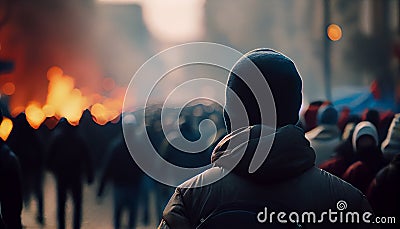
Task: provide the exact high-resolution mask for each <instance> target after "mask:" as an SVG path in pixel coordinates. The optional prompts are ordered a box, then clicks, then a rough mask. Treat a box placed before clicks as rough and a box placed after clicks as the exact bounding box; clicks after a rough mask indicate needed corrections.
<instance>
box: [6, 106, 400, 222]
mask: <svg viewBox="0 0 400 229" xmlns="http://www.w3.org/2000/svg"><path fill="white" fill-rule="evenodd" d="M162 112H165V109H164V110H163V109H162V108H161V107H160V106H151V107H148V108H147V109H146V112H145V113H144V114H145V116H144V117H141V114H142V113H141V112H139V111H137V112H133V113H131V114H129V115H126V116H125V117H126V120H125V123H126V124H128V125H132V126H133V127H135V128H136V129H135V130H136V132H135V133H131V134H133V135H129V137H132V138H136V139H137V140H138V142H137V143H135V144H138V145H139V144H140V141H141V140H142V139H143V137H144V134H146V135H147V136H149V138H150V141H151V143H152V145H153V147H154V148H155V149H156V150H157V152H158V153H159V154H160V156H162V157H163V158H164V159H165V160H167V161H169V162H171V163H173V164H176V165H179V166H184V167H199V166H204V165H207V164H209V163H210V156H211V152H212V149H213V148H214V147H215V145H216V143H218V142H219V140H220V139H222V138H223V137H224V136H225V134H226V130H225V125H224V121H223V115H222V108H221V107H220V106H218V105H216V104H208V105H204V104H197V105H193V106H188V107H185V108H184V109H182V110H178V109H172V108H168V109H167V111H166V112H165V113H166V114H167V118H166V119H165V120H167V121H166V122H167V124H166V126H163V125H165V123H162V119H161V117H162V115H161V113H162ZM163 115H164V114H163ZM175 115H178V117H179V130H174V129H173V128H169V127H168V120H173V118H174V117H175ZM168 117H169V118H168ZM205 119H208V120H211V121H212V122H213V123H214V124H215V125H216V129H217V133H216V135H212V136H213V138H212V139H209V140H208V141H209V145H210V146H209V147H208V148H207V150H205V151H204V152H201V153H198V154H187V153H184V152H181V151H180V150H178V149H176V148H175V147H174V146H173V144H172V142H173V141H174V138H176V136H178V135H177V134H176V133H177V131H180V132H181V133H182V135H183V136H184V137H185V138H186V139H187V140H189V141H196V140H198V139H199V138H200V137H201V136H200V131H199V126H200V123H201V122H202V121H203V120H205ZM121 122H122V118H120V119H119V120H116V121H115V122H110V123H108V124H106V125H105V126H99V125H98V124H96V123H95V122H93V118H92V117H91V115H90V113H88V112H85V113H84V115H83V116H82V119H81V121H80V123H79V125H77V126H73V125H71V124H70V123H69V122H68V121H67V120H66V119H64V118H62V119H60V120H54V119H52V120H46V122H44V123H43V124H42V126H41V127H40V128H39V129H37V130H36V129H33V128H32V127H31V126H30V125H29V123H28V122H27V120H26V117H25V114H24V113H21V114H20V115H18V116H17V117H15V118H14V119H13V123H14V127H13V130H12V132H11V134H10V136H9V137H8V139H7V140H6V141H2V142H1V145H2V147H1V153H0V163H5V161H14V163H8V164H9V166H6V167H4V170H5V169H8V171H5V172H3V171H1V173H0V175H1V176H2V177H1V179H2V182H3V184H2V187H7V189H5V188H4V189H2V190H1V193H0V195H1V196H0V198H1V203H2V208H1V209H2V217H3V221H4V224H5V225H7V227H4V225H3V227H4V228H21V227H22V225H20V222H21V218H20V214H21V209H22V207H23V206H24V207H28V206H29V204H30V202H31V198H32V197H33V198H34V199H35V201H36V202H37V205H36V206H37V209H36V220H37V222H38V223H39V224H42V225H44V224H45V223H46V221H45V218H46V217H45V214H44V213H45V211H56V212H57V214H56V215H57V222H58V228H60V229H62V228H65V224H66V223H65V221H66V220H65V219H66V217H65V214H66V213H65V206H66V201H67V197H68V196H71V198H72V201H73V217H72V218H73V222H72V224H73V228H80V226H81V222H82V204H83V201H82V200H83V196H82V195H83V194H82V189H83V186H84V185H85V183H87V184H92V183H93V182H94V181H97V182H96V184H98V187H97V188H96V189H97V193H96V195H97V196H98V197H99V198H101V197H102V196H104V190H105V188H106V186H107V184H112V186H113V195H112V197H113V202H114V206H113V209H114V211H113V218H114V222H113V224H114V228H121V225H125V224H126V225H128V228H135V225H137V223H138V222H137V218H138V217H137V215H138V212H139V211H141V212H143V214H142V216H143V217H141V219H140V220H141V221H142V222H141V223H142V224H143V225H148V224H149V223H150V218H151V216H150V214H151V213H150V208H151V206H150V205H151V203H152V202H151V201H150V194H151V193H154V196H155V198H156V201H155V205H156V206H153V208H154V209H156V212H158V213H159V215H158V216H157V217H161V213H162V211H163V209H164V207H165V205H166V204H167V202H168V200H169V198H170V196H171V195H172V193H173V192H174V189H173V188H171V187H169V186H167V185H163V184H160V183H158V182H156V181H154V180H153V179H151V178H150V177H149V176H147V175H146V174H145V173H144V172H142V171H141V169H140V168H139V167H138V166H137V165H136V163H135V162H134V160H133V159H132V157H131V155H130V152H129V150H128V147H127V145H126V143H125V139H124V134H123V131H122V125H121ZM169 124H170V125H172V124H173V122H169ZM141 125H144V128H142V129H140V128H139V127H140V126H141ZM299 125H301V127H302V128H303V129H304V131H305V133H306V138H307V139H308V140H309V141H310V144H311V146H312V147H313V149H314V150H315V153H316V162H315V163H316V166H318V167H319V168H321V169H324V170H326V171H328V172H330V173H332V174H334V175H335V176H338V177H340V178H342V179H344V180H345V181H347V182H349V183H350V184H352V185H353V186H355V187H356V188H358V189H359V190H361V191H362V192H363V193H364V194H365V195H366V196H367V197H368V200H369V201H370V203H371V205H372V207H373V209H374V211H375V213H376V214H377V215H381V216H400V196H399V195H398V193H400V182H399V180H400V156H399V155H400V154H399V153H400V114H394V113H393V112H391V111H386V112H379V111H377V110H374V109H372V108H371V109H367V110H365V112H364V113H363V114H353V113H352V112H351V111H350V110H349V109H348V108H344V109H342V110H341V111H338V110H337V109H336V108H335V107H334V106H333V104H331V103H330V102H328V101H316V102H312V103H310V104H309V105H308V107H307V108H306V109H305V110H304V111H303V112H302V114H301V122H300V123H299ZM166 130H170V131H169V132H166ZM100 132H102V133H103V138H102V137H101V135H99V133H100ZM128 134H129V133H128ZM104 136H108V137H104ZM167 136H169V137H168V139H169V140H167ZM171 139H172V140H171ZM12 165H14V166H12ZM2 168H3V167H2ZM47 171H48V172H51V173H52V174H53V175H54V178H55V180H56V183H55V185H56V191H57V209H44V203H43V202H44V199H45V198H44V195H45V190H43V184H44V179H45V176H44V174H45V173H46V172H47ZM5 173H6V174H9V175H7V176H3V174H5ZM3 180H4V181H3ZM19 190H22V193H21V192H19ZM19 194H20V195H19ZM19 196H21V197H19ZM100 204H101V203H100ZM124 211H127V212H128V216H129V217H128V218H129V220H128V222H126V223H124V222H121V221H122V215H123V212H124ZM159 219H160V218H159ZM0 228H2V227H0Z"/></svg>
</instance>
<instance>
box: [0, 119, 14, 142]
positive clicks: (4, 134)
mask: <svg viewBox="0 0 400 229" xmlns="http://www.w3.org/2000/svg"><path fill="white" fill-rule="evenodd" d="M12 128H13V123H12V121H11V119H9V118H7V117H4V118H3V121H1V124H0V138H1V139H3V141H6V140H7V138H8V136H10V133H11V131H12Z"/></svg>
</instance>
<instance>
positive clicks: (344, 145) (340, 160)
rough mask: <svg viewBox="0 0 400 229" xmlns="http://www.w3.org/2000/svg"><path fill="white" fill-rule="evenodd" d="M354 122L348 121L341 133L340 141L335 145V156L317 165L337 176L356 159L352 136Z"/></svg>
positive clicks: (341, 174)
mask: <svg viewBox="0 0 400 229" xmlns="http://www.w3.org/2000/svg"><path fill="white" fill-rule="evenodd" d="M355 125H356V124H355V123H348V124H347V125H346V127H345V129H344V133H343V135H342V139H343V140H342V142H341V143H340V144H339V145H338V146H337V147H335V153H336V154H335V156H334V157H333V158H331V159H329V160H327V161H325V162H323V163H322V164H320V165H319V166H318V167H319V168H320V169H323V170H325V171H327V172H329V173H331V174H333V175H335V176H337V177H342V176H343V174H344V173H345V172H346V170H347V168H348V167H349V166H350V165H351V164H353V163H354V162H355V161H356V158H357V157H356V154H355V152H354V149H353V143H352V136H353V132H354V127H355Z"/></svg>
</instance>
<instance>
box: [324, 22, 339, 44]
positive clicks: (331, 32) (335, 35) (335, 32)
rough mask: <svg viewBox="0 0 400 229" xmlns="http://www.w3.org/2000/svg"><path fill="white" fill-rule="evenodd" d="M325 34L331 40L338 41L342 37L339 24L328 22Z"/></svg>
mask: <svg viewBox="0 0 400 229" xmlns="http://www.w3.org/2000/svg"><path fill="white" fill-rule="evenodd" d="M327 34H328V37H329V39H331V40H332V41H338V40H340V39H341V38H342V35H343V34H342V29H341V28H340V26H339V25H336V24H330V25H329V26H328V29H327Z"/></svg>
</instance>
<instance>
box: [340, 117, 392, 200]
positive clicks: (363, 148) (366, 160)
mask: <svg viewBox="0 0 400 229" xmlns="http://www.w3.org/2000/svg"><path fill="white" fill-rule="evenodd" d="M352 141H353V148H354V151H355V152H356V153H357V157H358V161H356V162H354V163H353V164H352V165H350V166H349V168H347V170H346V172H345V173H344V174H343V179H344V180H346V181H347V182H349V183H350V184H352V185H354V186H355V187H356V188H358V189H359V190H360V191H362V192H363V193H366V192H367V189H368V186H369V184H370V183H371V181H372V179H373V178H374V177H375V175H376V173H377V172H378V171H379V170H380V169H381V168H382V167H383V166H384V160H383V156H382V152H381V150H380V148H379V147H378V144H379V137H378V132H377V130H376V128H375V126H374V125H373V124H372V123H370V122H368V121H362V122H360V123H359V124H357V126H356V127H355V129H354V133H353V136H352Z"/></svg>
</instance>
